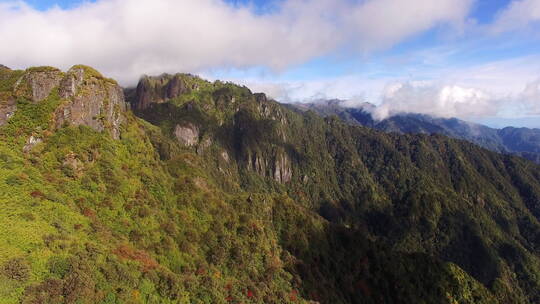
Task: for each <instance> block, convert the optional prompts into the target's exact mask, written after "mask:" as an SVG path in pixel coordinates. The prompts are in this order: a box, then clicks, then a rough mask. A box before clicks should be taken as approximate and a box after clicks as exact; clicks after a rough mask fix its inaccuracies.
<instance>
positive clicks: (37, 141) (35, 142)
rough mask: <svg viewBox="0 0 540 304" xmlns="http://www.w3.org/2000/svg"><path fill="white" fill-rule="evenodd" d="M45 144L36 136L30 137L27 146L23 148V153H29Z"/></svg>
mask: <svg viewBox="0 0 540 304" xmlns="http://www.w3.org/2000/svg"><path fill="white" fill-rule="evenodd" d="M42 142H43V139H41V138H39V137H36V136H34V135H32V136H30V137H29V138H28V140H27V141H26V144H25V145H24V147H23V152H24V153H28V152H30V151H31V150H32V148H34V147H35V146H36V145H38V144H40V143H42Z"/></svg>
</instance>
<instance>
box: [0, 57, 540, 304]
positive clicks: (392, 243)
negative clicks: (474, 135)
mask: <svg viewBox="0 0 540 304" xmlns="http://www.w3.org/2000/svg"><path fill="white" fill-rule="evenodd" d="M178 86H179V87H178ZM128 93H129V94H128V96H129V97H130V101H131V102H132V108H134V109H135V114H136V115H134V114H133V113H132V112H131V111H130V110H129V109H128V107H126V106H125V104H124V99H123V94H122V91H121V90H120V89H119V87H118V85H117V84H116V83H115V82H114V81H112V80H110V79H107V78H105V77H103V76H102V75H100V74H99V73H98V72H96V71H95V70H93V69H91V68H88V67H83V66H76V67H74V68H72V69H71V70H69V71H68V72H65V73H64V72H61V71H59V70H56V69H53V68H33V69H29V70H26V71H12V70H7V69H3V70H0V114H1V115H2V116H0V119H3V120H0V138H1V139H2V140H1V141H0V205H1V206H2V207H3V208H2V210H3V212H2V213H0V223H1V226H0V236H1V237H0V248H2V250H1V251H0V303H19V302H23V303H240V302H241V303H309V302H310V301H311V302H312V303H313V301H316V302H320V303H381V302H382V303H535V302H538V300H539V298H540V286H539V284H540V282H539V281H538V279H537V274H538V273H539V271H540V268H539V267H540V266H539V262H540V260H539V258H540V255H539V251H538V250H539V248H538V246H539V245H538V244H539V238H540V224H539V222H538V220H537V218H538V216H540V209H539V207H538V202H539V198H540V170H538V169H539V167H538V166H536V165H534V164H533V163H531V162H528V161H525V160H523V159H521V158H517V157H511V156H505V155H500V154H497V153H493V152H490V151H488V150H484V149H482V148H479V147H477V146H475V145H472V144H469V143H467V142H464V141H458V140H453V139H448V138H446V137H444V136H440V135H435V136H427V135H398V134H387V133H383V132H379V131H374V130H371V129H368V128H363V127H358V126H350V125H348V124H346V123H343V122H342V121H340V120H338V119H335V118H326V119H325V118H322V117H320V116H318V115H315V114H314V113H302V112H300V111H295V110H291V109H289V108H288V107H285V106H283V105H281V104H279V103H276V102H274V101H271V100H268V99H267V98H266V96H264V95H263V94H253V93H252V92H251V91H250V90H249V89H248V88H246V87H240V86H236V85H234V84H230V83H223V82H219V81H217V82H214V83H210V82H207V81H205V80H202V79H200V78H198V77H195V76H191V75H185V74H178V75H162V76H160V77H151V78H144V79H142V81H141V83H140V84H139V87H138V88H137V89H136V90H128ZM142 93H144V94H142ZM141 94H142V95H141ZM141 118H142V119H141Z"/></svg>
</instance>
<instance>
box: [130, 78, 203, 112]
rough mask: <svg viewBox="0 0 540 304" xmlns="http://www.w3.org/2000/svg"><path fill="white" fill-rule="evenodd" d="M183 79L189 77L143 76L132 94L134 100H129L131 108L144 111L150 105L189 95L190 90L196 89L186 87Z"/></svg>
mask: <svg viewBox="0 0 540 304" xmlns="http://www.w3.org/2000/svg"><path fill="white" fill-rule="evenodd" d="M183 77H189V75H182V74H176V75H169V74H163V75H161V76H157V77H149V76H145V77H143V78H141V80H140V81H139V84H138V85H137V88H136V92H135V94H134V100H131V102H132V104H133V108H134V109H136V110H144V109H147V108H148V107H149V106H150V105H151V104H152V103H163V102H166V101H168V100H170V99H173V98H176V97H178V96H180V95H182V94H185V93H189V92H190V91H191V90H192V89H197V88H196V87H194V86H191V87H190V86H188V84H187V83H186V82H185V81H184V79H183Z"/></svg>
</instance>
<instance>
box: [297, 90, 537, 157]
mask: <svg viewBox="0 0 540 304" xmlns="http://www.w3.org/2000/svg"><path fill="white" fill-rule="evenodd" d="M293 107H295V108H297V109H300V110H302V111H308V110H312V111H314V112H316V113H318V114H319V115H323V116H332V115H336V116H338V117H339V118H341V119H342V120H344V121H346V122H348V123H350V124H354V125H361V126H365V127H370V128H374V129H378V130H382V131H385V132H396V133H401V134H406V133H411V134H442V135H446V136H449V137H453V138H458V139H465V140H468V141H470V142H473V143H475V144H477V145H480V146H482V147H484V148H487V149H490V150H492V151H496V152H500V153H511V154H515V155H519V156H521V157H524V158H527V159H529V160H532V161H534V162H536V163H540V129H530V128H514V127H506V128H503V129H495V128H490V127H487V126H485V125H481V124H477V123H472V122H468V121H464V120H460V119H457V118H439V117H434V116H430V115H425V114H417V113H402V114H398V115H394V116H390V117H388V118H386V119H383V120H376V119H374V118H373V117H372V115H371V111H372V109H374V107H375V106H374V105H373V104H370V103H363V104H360V105H359V106H358V107H349V106H346V105H345V104H344V102H343V101H342V100H337V99H334V100H325V101H320V102H313V103H299V104H294V105H293Z"/></svg>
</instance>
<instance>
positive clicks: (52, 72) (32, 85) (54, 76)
mask: <svg viewBox="0 0 540 304" xmlns="http://www.w3.org/2000/svg"><path fill="white" fill-rule="evenodd" d="M62 78H63V73H62V71H60V70H59V69H56V68H51V67H38V68H30V69H28V70H26V72H25V73H24V75H23V76H22V77H21V78H20V79H19V80H18V81H17V83H16V84H15V94H16V95H17V96H21V97H25V98H27V99H29V100H31V101H33V102H35V103H37V102H40V101H42V100H44V99H45V98H47V97H49V95H50V94H51V92H52V90H53V89H54V88H56V87H58V85H59V84H60V81H61V80H62Z"/></svg>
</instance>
